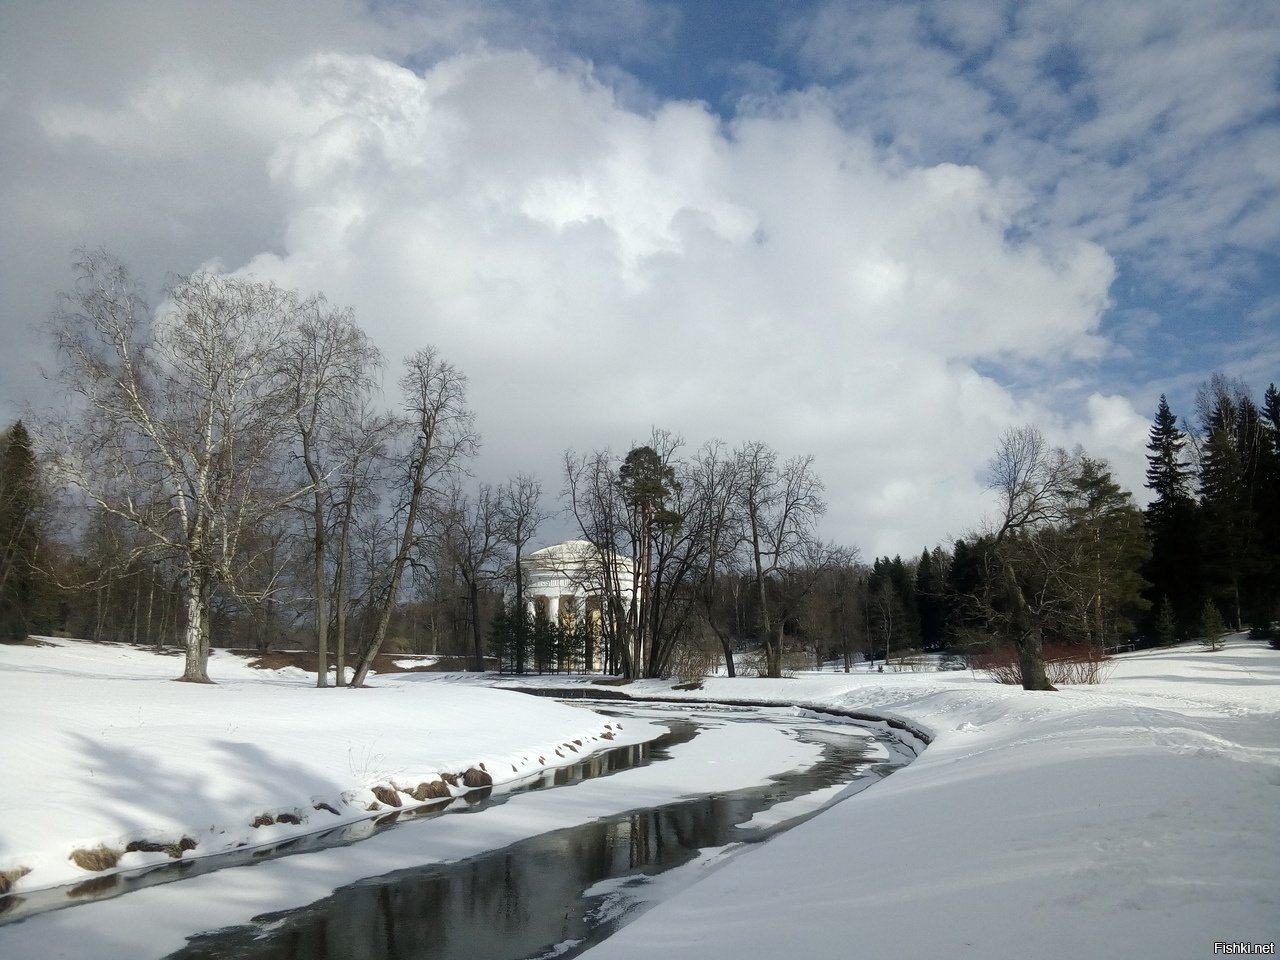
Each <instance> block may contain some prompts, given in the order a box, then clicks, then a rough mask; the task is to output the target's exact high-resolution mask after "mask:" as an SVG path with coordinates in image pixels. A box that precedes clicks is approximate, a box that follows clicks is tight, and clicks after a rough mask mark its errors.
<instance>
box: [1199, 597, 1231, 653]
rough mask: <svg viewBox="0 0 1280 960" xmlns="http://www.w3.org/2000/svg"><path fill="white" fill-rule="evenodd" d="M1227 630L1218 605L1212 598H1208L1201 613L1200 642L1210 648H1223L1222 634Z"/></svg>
mask: <svg viewBox="0 0 1280 960" xmlns="http://www.w3.org/2000/svg"><path fill="white" fill-rule="evenodd" d="M1226 630H1227V628H1226V625H1225V624H1224V623H1223V622H1222V614H1221V613H1220V612H1219V611H1218V605H1217V604H1216V603H1214V602H1213V601H1212V600H1206V601H1205V602H1204V609H1203V610H1202V611H1201V613H1200V642H1201V643H1202V644H1204V645H1205V647H1206V648H1207V649H1209V650H1221V649H1222V635H1223V634H1224V633H1226Z"/></svg>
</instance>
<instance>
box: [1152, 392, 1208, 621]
mask: <svg viewBox="0 0 1280 960" xmlns="http://www.w3.org/2000/svg"><path fill="white" fill-rule="evenodd" d="M1186 446H1187V435H1186V433H1184V432H1183V431H1182V430H1180V429H1179V428H1178V420H1177V417H1175V416H1174V414H1173V411H1172V410H1171V409H1170V408H1169V402H1168V400H1167V399H1166V398H1165V397H1164V395H1163V394H1162V395H1161V397H1160V404H1159V406H1158V407H1157V408H1156V416H1155V421H1154V422H1153V423H1152V425H1151V432H1150V434H1149V435H1148V440H1147V450H1148V451H1149V452H1148V454H1147V479H1146V487H1147V488H1148V489H1149V490H1151V491H1152V493H1153V494H1154V497H1153V498H1152V500H1151V503H1150V504H1149V505H1148V506H1147V509H1146V525H1147V533H1148V535H1149V536H1150V538H1151V556H1150V558H1149V559H1148V561H1147V563H1146V564H1145V565H1144V567H1143V576H1144V577H1145V578H1146V580H1147V582H1148V583H1149V584H1150V587H1149V588H1148V591H1147V594H1146V596H1147V599H1148V600H1150V601H1155V600H1156V599H1163V600H1165V601H1166V602H1167V603H1168V605H1169V607H1170V611H1169V612H1170V613H1171V615H1172V616H1173V618H1174V619H1175V620H1176V621H1177V624H1178V629H1179V630H1181V631H1186V630H1190V629H1192V628H1193V627H1194V626H1195V625H1196V623H1197V622H1198V618H1199V616H1200V609H1201V605H1202V604H1201V600H1202V596H1203V587H1202V584H1201V579H1202V577H1201V571H1200V559H1199V557H1200V547H1199V538H1198V523H1199V518H1198V513H1199V508H1198V505H1197V504H1196V502H1195V500H1194V499H1193V497H1192V493H1191V489H1192V469H1191V466H1190V464H1189V463H1188V462H1187V460H1186V455H1185V450H1186ZM1148 626H1149V627H1150V628H1151V629H1152V630H1155V629H1156V624H1154V623H1149V624H1148Z"/></svg>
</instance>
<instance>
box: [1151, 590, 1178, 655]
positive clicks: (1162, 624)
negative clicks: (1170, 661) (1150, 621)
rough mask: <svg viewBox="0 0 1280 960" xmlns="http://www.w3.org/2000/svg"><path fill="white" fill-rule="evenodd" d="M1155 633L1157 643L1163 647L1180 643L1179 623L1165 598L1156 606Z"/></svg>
mask: <svg viewBox="0 0 1280 960" xmlns="http://www.w3.org/2000/svg"><path fill="white" fill-rule="evenodd" d="M1154 633H1155V638H1156V643H1158V644H1160V646H1162V647H1171V646H1173V645H1174V644H1175V643H1177V641H1178V623H1177V621H1176V620H1174V618H1173V608H1172V607H1170V606H1169V601H1168V600H1165V599H1163V598H1162V599H1161V600H1160V602H1159V603H1158V604H1156V614H1155V626H1154Z"/></svg>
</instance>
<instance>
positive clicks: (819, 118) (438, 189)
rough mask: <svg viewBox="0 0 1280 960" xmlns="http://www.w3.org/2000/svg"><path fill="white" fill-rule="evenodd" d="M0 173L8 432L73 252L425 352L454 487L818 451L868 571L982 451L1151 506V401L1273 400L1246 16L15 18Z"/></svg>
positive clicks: (938, 526)
mask: <svg viewBox="0 0 1280 960" xmlns="http://www.w3.org/2000/svg"><path fill="white" fill-rule="evenodd" d="M0 143H2V144H3V147H2V148H0V211H2V215H0V333H2V335H3V341H2V342H3V343H4V345H5V349H4V350H3V351H0V419H3V420H4V421H6V422H7V421H8V420H11V419H13V418H15V417H17V416H20V415H23V414H25V413H27V412H29V408H40V407H42V406H47V405H48V404H50V403H54V404H56V403H57V402H58V395H57V393H56V390H54V389H53V388H52V387H51V386H50V384H49V383H48V382H46V380H45V379H44V377H43V371H44V370H46V369H48V368H49V367H50V366H51V363H52V356H51V353H50V350H49V347H48V343H47V337H46V335H45V334H44V333H43V332H42V329H41V326H42V324H43V322H44V321H45V320H46V319H47V317H48V315H49V313H50V310H51V308H52V307H53V305H54V303H55V300H56V295H57V293H58V292H59V291H63V290H68V289H70V288H71V287H72V286H73V284H74V282H75V274H74V271H73V269H72V267H71V261H72V257H73V251H74V250H75V249H76V248H77V247H89V248H96V247H104V248H106V249H108V250H109V251H111V252H112V253H113V254H115V255H116V256H117V257H119V258H120V259H121V260H123V261H124V262H125V263H126V264H127V265H128V266H129V268H130V269H131V270H132V272H133V273H134V274H135V275H136V276H137V277H138V278H139V279H140V280H141V281H142V282H143V283H144V285H145V286H146V288H147V289H148V290H149V291H150V293H151V298H152V300H153V302H155V301H158V300H159V298H160V291H161V290H162V287H163V283H164V281H165V279H166V277H167V276H170V275H175V274H177V275H180V274H185V273H189V272H192V271H195V270H199V269H219V270H225V271H231V272H238V273H243V274H247V275H252V276H254V277H256V278H258V279H262V280H272V281H275V282H277V283H280V284H282V285H285V286H288V287H296V288H298V289H300V290H302V291H304V292H307V293H310V292H313V291H320V292H323V293H324V294H325V295H326V296H327V297H328V298H329V300H330V301H332V302H334V303H337V304H341V305H349V306H351V307H352V308H354V310H355V312H356V316H357V318H358V320H359V322H360V323H361V324H362V326H364V327H365V329H366V330H367V331H368V332H369V333H370V334H371V335H372V337H373V338H374V340H375V341H376V342H377V343H378V345H379V346H380V347H381V349H382V350H383V352H384V353H385V354H386V357H387V366H386V371H387V372H386V381H387V383H388V384H393V383H394V381H395V379H396V377H397V375H398V373H397V367H398V364H399V363H400V361H401V360H402V359H403V357H404V356H405V355H407V354H408V353H409V352H411V351H412V350H414V349H416V348H418V347H420V346H424V345H427V344H433V345H435V346H437V347H438V348H439V350H440V351H441V353H442V354H443V356H444V357H446V358H447V359H449V360H450V361H451V362H453V363H454V364H455V365H456V366H457V367H459V368H460V369H461V370H462V371H464V372H465V373H466V374H467V376H468V377H469V380H470V391H469V398H470V402H471V405H472V407H473V408H474V410H475V412H476V415H477V422H478V427H479V429H480V432H481V433H482V435H483V438H484V446H483V450H482V452H481V454H480V456H479V458H478V459H477V461H476V463H475V464H474V468H473V469H474V473H475V475H476V477H477V479H478V480H485V481H488V482H494V483H497V482H501V481H502V480H504V479H505V478H507V477H508V476H510V475H512V474H514V473H516V472H520V471H523V472H530V473H533V474H535V475H537V476H539V477H540V478H541V479H542V483H543V486H544V489H545V490H546V491H547V492H548V494H549V495H550V499H551V500H553V501H554V499H555V497H556V495H557V494H558V492H559V490H560V488H561V486H562V478H561V472H560V466H559V465H560V462H561V460H562V458H563V454H564V451H565V450H566V449H574V450H577V451H579V452H585V451H591V450H597V449H604V448H610V449H612V450H614V451H616V452H618V453H620V454H621V453H625V452H626V450H628V449H629V448H630V447H631V446H633V445H635V444H636V443H640V442H643V441H644V440H645V439H646V438H647V437H648V436H649V434H650V431H651V429H652V428H654V427H658V428H662V429H666V430H670V431H672V432H674V433H676V434H679V435H680V436H682V437H683V438H684V439H685V440H686V442H687V444H688V448H689V450H690V451H692V450H693V449H694V448H696V447H697V446H698V445H700V444H701V443H702V442H703V441H706V440H710V439H713V438H717V439H721V440H723V441H725V442H726V443H728V444H730V445H736V444H739V443H742V442H745V441H749V440H763V441H766V442H768V443H770V444H772V445H773V446H774V447H775V448H776V449H777V450H778V451H779V453H780V454H781V455H783V456H784V457H786V456H792V455H804V454H812V455H813V456H814V458H815V468H816V469H817V471H818V472H819V473H820V474H821V476H822V477H823V478H824V480H825V482H826V488H827V499H828V502H829V510H828V513H827V516H826V517H825V519H824V521H823V526H822V533H823V535H824V536H826V537H829V538H831V539H834V540H837V541H839V542H841V543H844V544H849V545H856V546H858V547H859V548H860V549H861V551H862V553H863V556H864V557H866V558H868V559H869V558H870V557H872V556H875V555H881V554H894V553H901V554H902V555H904V556H911V555H918V553H919V551H920V550H921V549H922V548H923V547H926V546H932V545H934V544H937V543H946V542H947V541H948V540H949V539H951V538H953V537H957V536H964V535H966V534H967V533H969V532H971V531H973V530H974V529H976V528H977V527H978V526H979V525H980V524H981V523H982V521H983V518H984V516H986V515H987V514H988V513H989V511H990V507H991V501H990V495H989V493H988V492H987V491H986V490H985V486H984V472H985V465H986V462H987V461H988V459H989V458H990V456H991V454H992V452H993V450H994V448H995V445H996V443H997V440H998V438H999V436H1000V434H1001V432H1002V431H1004V430H1006V429H1008V428H1010V427H1016V426H1020V425H1022V424H1025V423H1033V424H1035V425H1037V426H1038V427H1039V428H1040V429H1041V430H1042V431H1043V432H1044V433H1045V434H1046V436H1047V437H1048V438H1049V439H1050V440H1051V441H1053V442H1054V443H1059V444H1062V445H1064V446H1068V447H1072V446H1074V445H1076V444H1080V445H1082V446H1083V447H1084V448H1085V450H1086V451H1087V452H1089V453H1090V454H1091V455H1093V456H1095V457H1102V458H1106V459H1107V460H1109V461H1110V462H1111V464H1112V465H1113V467H1114V469H1115V472H1116V475H1117V477H1118V479H1119V480H1120V481H1121V482H1122V483H1123V484H1124V485H1125V486H1126V487H1128V488H1129V489H1131V490H1133V491H1134V492H1135V494H1136V495H1138V496H1139V499H1140V500H1142V499H1145V494H1146V491H1145V490H1143V489H1142V481H1143V469H1144V467H1145V462H1144V460H1143V458H1142V455H1143V453H1144V450H1143V445H1144V443H1145V440H1146V434H1147V430H1148V428H1149V425H1150V421H1151V417H1152V416H1153V414H1154V412H1155V408H1156V404H1157V402H1158V398H1159V396H1160V394H1162V393H1166V394H1168V396H1169V400H1170V403H1171V404H1172V405H1173V409H1174V412H1175V413H1176V414H1179V415H1180V416H1184V417H1190V416H1191V415H1192V414H1193V405H1192V401H1193V398H1194V394H1195V390H1196V388H1197V386H1198V385H1199V384H1200V383H1201V382H1203V381H1204V380H1205V379H1206V378H1207V377H1208V376H1209V375H1210V374H1211V373H1213V372H1215V371H1222V372H1224V373H1226V374H1228V375H1229V376H1233V377H1239V378H1242V379H1243V380H1244V381H1245V382H1246V383H1248V384H1249V385H1250V386H1251V387H1252V389H1253V392H1254V394H1255V396H1256V397H1258V398H1260V397H1261V393H1262V391H1263V390H1264V389H1265V387H1266V385H1267V384H1268V383H1269V382H1272V381H1276V380H1280V4H1276V3H1275V2H1274V0H1223V2H1217V3H1204V2H1203V0H1158V2H1157V0H1134V2H1130V3H1125V4H1110V3H1100V2H1093V0H1028V2H1001V0H892V2H891V0H848V2H808V0H773V2H757V0H741V2H721V0H706V2H699V3H694V2H684V3H680V2H673V3H667V2H644V0H632V2H628V0H509V2H502V0H488V2H475V0H373V2H366V0H312V2H309V3H307V4H305V5H301V4H297V3H296V2H278V0H102V2H97V3H93V4H87V3H81V2H77V0H7V2H5V3H3V4H0ZM568 532H569V531H568V528H567V526H566V525H565V524H564V522H563V521H555V522H553V523H552V524H550V525H549V526H548V527H547V528H546V530H545V531H544V533H545V534H546V537H545V538H546V539H547V540H548V541H550V540H553V539H558V537H559V535H560V534H567V533H568Z"/></svg>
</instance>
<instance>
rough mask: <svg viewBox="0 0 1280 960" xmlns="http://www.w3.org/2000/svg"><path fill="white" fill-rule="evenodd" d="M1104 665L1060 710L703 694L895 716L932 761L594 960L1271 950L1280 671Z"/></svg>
mask: <svg viewBox="0 0 1280 960" xmlns="http://www.w3.org/2000/svg"><path fill="white" fill-rule="evenodd" d="M1116 664H1117V666H1116V670H1115V673H1114V675H1113V677H1112V679H1111V680H1110V682H1108V683H1107V684H1105V685H1103V686H1100V687H1081V688H1070V689H1065V690H1063V691H1061V692H1060V693H1057V694H1043V693H1039V694H1033V693H1026V692H1024V691H1021V690H1017V689H1011V688H1008V687H1000V686H996V685H993V684H990V683H987V682H985V681H984V680H982V679H980V678H975V677H972V676H970V675H967V674H952V673H949V674H931V675H930V674H903V675H896V676H895V675H892V674H885V675H880V674H869V675H868V674H861V675H850V676H847V677H846V676H844V675H831V674H828V675H825V676H819V675H807V676H802V677H799V678H797V679H794V680H782V681H776V680H775V681H764V680H737V681H733V680H717V681H709V682H707V684H706V685H705V689H704V690H703V691H701V692H700V694H698V695H701V696H707V697H721V696H723V697H729V696H732V697H735V698H743V697H750V698H760V699H764V698H767V699H773V700H775V701H778V702H783V701H792V702H809V703H811V704H813V705H815V706H828V707H839V708H844V709H852V710H859V711H870V712H875V713H882V714H885V715H891V716H897V717H901V718H903V719H905V720H907V721H909V722H911V723H913V724H917V725H919V726H920V727H922V728H924V729H925V730H926V731H927V732H929V733H930V734H931V735H932V743H931V745H930V746H929V747H928V749H927V750H925V751H924V752H923V754H922V755H921V756H920V757H919V759H917V760H916V761H915V762H914V763H912V764H911V765H910V766H908V767H906V768H905V769H902V770H899V771H898V772H897V773H895V774H894V775H893V776H892V777H890V778H888V779H887V780H885V781H883V782H881V783H878V784H876V785H875V786H874V787H872V788H871V789H869V790H867V791H865V792H863V793H862V794H860V795H859V796H857V797H856V798H855V799H853V800H851V801H848V802H845V803H842V804H839V805H837V806H836V807H834V808H832V809H831V810H830V811H828V812H827V813H824V814H823V815H822V816H821V817H818V818H817V819H815V820H812V821H810V822H808V823H806V824H803V825H801V826H799V827H797V828H796V829H794V830H792V831H790V832H789V833H787V834H784V835H783V836H781V837H778V838H777V839H775V840H773V841H772V842H770V843H769V844H766V845H765V846H764V847H763V848H762V849H761V850H759V851H758V852H753V853H752V855H751V856H748V857H740V858H737V859H736V860H734V861H732V862H730V863H729V864H727V865H726V866H725V867H724V869H722V870H720V871H719V872H717V873H715V874H713V875H712V876H711V877H709V878H708V879H707V880H705V881H704V882H702V883H700V884H698V885H696V886H695V887H693V888H692V889H690V890H689V891H688V892H687V893H686V894H685V895H684V896H682V897H680V898H679V899H678V900H677V901H672V902H668V903H663V904H661V905H659V906H657V907H656V908H655V909H654V910H653V911H652V912H650V913H647V914H646V915H644V916H643V917H641V918H640V919H639V920H637V921H636V922H635V923H633V924H631V925H629V926H627V927H625V928H624V929H623V930H621V931H620V932H619V933H618V934H616V935H615V936H614V937H613V938H611V939H610V940H608V941H606V942H605V943H604V944H602V945H600V946H599V947H597V948H595V949H594V950H592V951H590V955H591V956H592V957H593V958H594V957H600V958H602V960H603V958H626V957H652V956H699V957H702V958H705V960H716V958H719V957H724V958H738V957H742V956H776V955H787V956H807V957H818V958H822V957H848V956H866V957H888V956H899V957H934V956H943V957H952V956H975V957H985V958H1005V957H1008V958H1014V957H1017V958H1026V957H1035V958H1044V960H1069V958H1070V960H1075V958H1079V957H1089V956H1123V957H1129V958H1133V957H1137V958H1146V957H1150V958H1161V960H1164V958H1177V957H1187V958H1191V957H1212V956H1214V955H1215V944H1225V943H1249V944H1264V945H1265V944H1273V943H1275V942H1276V941H1277V940H1280V908H1278V906H1277V905H1278V904H1280V655H1278V654H1276V653H1275V651H1272V650H1269V649H1267V648H1266V647H1265V646H1264V645H1263V644H1261V643H1253V642H1250V641H1247V640H1245V639H1244V638H1242V637H1238V638H1236V639H1234V640H1233V641H1232V642H1231V643H1229V644H1228V646H1227V649H1226V650H1225V651H1223V652H1221V653H1207V652H1202V651H1200V650H1191V649H1180V650H1173V651H1160V652H1146V653H1140V654H1135V655H1131V656H1128V657H1125V658H1121V659H1119V660H1117V662H1116ZM627 689H628V691H629V692H632V693H635V694H637V695H638V694H640V693H641V692H642V690H639V689H636V687H635V686H632V687H629V688H627ZM649 692H652V693H661V694H662V695H663V696H670V695H673V694H672V691H671V690H670V689H669V687H668V688H667V689H662V688H661V687H659V686H657V685H653V686H651V687H650V690H649ZM1223 952H1224V950H1223V948H1221V947H1219V948H1218V950H1217V953H1218V954H1221V953H1223Z"/></svg>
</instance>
